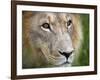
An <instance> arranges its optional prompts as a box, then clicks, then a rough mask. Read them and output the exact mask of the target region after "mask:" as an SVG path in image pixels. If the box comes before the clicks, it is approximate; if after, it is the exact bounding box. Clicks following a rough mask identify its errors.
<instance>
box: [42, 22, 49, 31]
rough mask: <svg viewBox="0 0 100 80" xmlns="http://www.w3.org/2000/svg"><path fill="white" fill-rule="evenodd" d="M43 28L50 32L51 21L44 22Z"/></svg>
mask: <svg viewBox="0 0 100 80" xmlns="http://www.w3.org/2000/svg"><path fill="white" fill-rule="evenodd" d="M41 28H42V29H43V30H44V31H48V32H50V24H49V23H44V24H42V26H41Z"/></svg>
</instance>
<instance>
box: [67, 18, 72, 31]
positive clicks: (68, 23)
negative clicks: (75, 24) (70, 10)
mask: <svg viewBox="0 0 100 80" xmlns="http://www.w3.org/2000/svg"><path fill="white" fill-rule="evenodd" d="M66 24H67V29H70V28H71V26H72V20H68V21H67V23H66Z"/></svg>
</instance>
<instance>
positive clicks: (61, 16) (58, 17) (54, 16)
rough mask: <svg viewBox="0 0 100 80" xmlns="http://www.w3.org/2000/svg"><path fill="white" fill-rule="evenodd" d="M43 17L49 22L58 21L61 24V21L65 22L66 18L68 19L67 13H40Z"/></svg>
mask: <svg viewBox="0 0 100 80" xmlns="http://www.w3.org/2000/svg"><path fill="white" fill-rule="evenodd" d="M43 14H44V15H45V16H44V17H43V18H46V19H48V20H49V22H55V21H59V22H62V21H67V18H68V17H69V15H70V14H68V13H56V12H55V13H53V12H52V13H48V12H45V13H42V15H43Z"/></svg>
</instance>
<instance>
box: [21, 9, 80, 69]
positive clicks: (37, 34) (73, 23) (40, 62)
mask: <svg viewBox="0 0 100 80" xmlns="http://www.w3.org/2000/svg"><path fill="white" fill-rule="evenodd" d="M22 15H23V18H22V20H23V53H22V64H23V68H35V67H38V68H39V67H54V66H61V67H62V66H71V64H72V62H73V59H74V58H75V54H76V55H78V49H79V47H80V44H81V40H82V31H81V22H80V15H79V14H70V13H60V12H32V11H23V13H22Z"/></svg>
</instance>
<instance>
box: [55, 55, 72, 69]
mask: <svg viewBox="0 0 100 80" xmlns="http://www.w3.org/2000/svg"><path fill="white" fill-rule="evenodd" d="M70 64H71V63H70V62H69V61H67V60H66V58H65V57H64V56H61V57H55V58H53V65H55V66H57V67H63V66H64V67H65V66H66V67H67V66H70Z"/></svg>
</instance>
